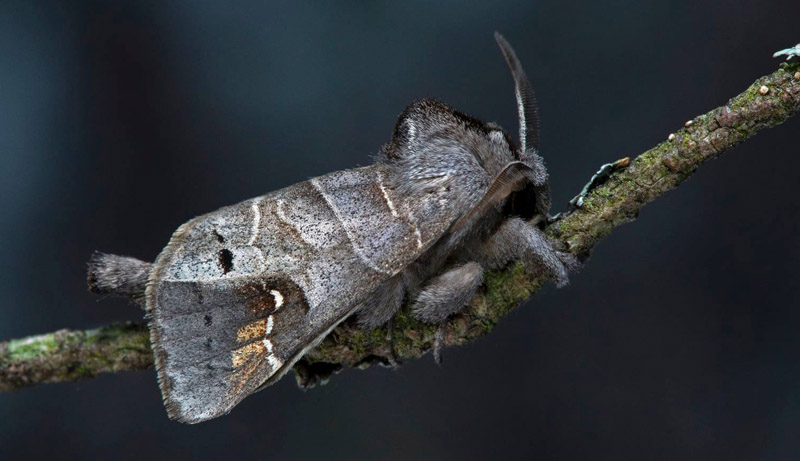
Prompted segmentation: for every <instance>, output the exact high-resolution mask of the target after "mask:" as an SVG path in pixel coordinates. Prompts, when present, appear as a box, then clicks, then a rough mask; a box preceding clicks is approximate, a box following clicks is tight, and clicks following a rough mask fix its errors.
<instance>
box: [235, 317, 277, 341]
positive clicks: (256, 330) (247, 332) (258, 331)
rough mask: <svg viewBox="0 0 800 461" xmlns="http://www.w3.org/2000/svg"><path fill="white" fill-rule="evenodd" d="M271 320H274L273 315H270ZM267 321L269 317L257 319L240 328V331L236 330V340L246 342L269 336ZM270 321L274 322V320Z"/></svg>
mask: <svg viewBox="0 0 800 461" xmlns="http://www.w3.org/2000/svg"><path fill="white" fill-rule="evenodd" d="M269 320H272V316H271V315H270V316H269ZM267 322H268V321H267V319H261V320H256V321H255V322H253V323H249V324H247V325H245V326H243V327H242V328H239V331H237V332H236V341H238V342H240V343H246V342H249V341H253V340H254V339H257V338H263V337H265V336H267ZM269 323H270V324H272V322H269Z"/></svg>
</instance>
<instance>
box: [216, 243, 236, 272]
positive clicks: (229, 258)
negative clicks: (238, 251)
mask: <svg viewBox="0 0 800 461" xmlns="http://www.w3.org/2000/svg"><path fill="white" fill-rule="evenodd" d="M218 257H219V266H220V267H221V268H222V273H223V274H227V273H228V272H230V271H232V270H233V253H231V250H229V249H227V248H224V249H222V250H219V255H218Z"/></svg>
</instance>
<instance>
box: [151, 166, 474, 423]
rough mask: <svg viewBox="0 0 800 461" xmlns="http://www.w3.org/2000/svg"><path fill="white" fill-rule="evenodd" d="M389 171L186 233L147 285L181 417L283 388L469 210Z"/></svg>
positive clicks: (211, 218) (358, 173) (161, 358)
mask: <svg viewBox="0 0 800 461" xmlns="http://www.w3.org/2000/svg"><path fill="white" fill-rule="evenodd" d="M387 174H388V172H387V171H386V169H385V166H382V165H373V166H369V167H364V168H360V169H355V170H346V171H340V172H335V173H331V174H328V175H325V176H321V177H318V178H314V179H311V180H309V181H305V182H302V183H298V184H296V185H293V186H290V187H287V188H285V189H282V190H279V191H276V192H274V193H271V194H268V195H265V196H262V197H257V198H255V199H252V200H248V201H245V202H242V203H240V204H237V205H233V206H229V207H226V208H222V209H220V210H218V211H216V212H213V213H210V214H207V215H204V216H200V217H198V218H195V219H193V220H191V221H189V222H188V223H186V224H185V225H183V226H181V228H180V229H179V230H178V231H176V233H175V235H174V236H173V238H172V240H171V241H170V243H169V244H168V245H167V247H166V248H165V249H164V251H163V252H162V253H161V255H160V256H159V257H158V259H157V260H156V263H155V268H154V271H153V273H152V275H151V280H150V282H149V284H148V289H147V307H148V311H149V313H150V316H151V321H150V330H151V338H152V342H153V349H154V351H155V356H156V365H157V370H158V374H159V381H160V383H161V388H162V392H163V396H164V399H165V402H166V404H167V408H168V411H169V414H170V416H171V417H173V418H175V419H178V420H181V421H185V422H199V421H204V420H206V419H210V418H213V417H216V416H219V415H220V414H223V413H226V412H228V411H230V409H231V408H233V406H235V405H236V404H237V403H238V402H239V401H241V400H242V399H243V398H244V397H246V396H247V395H248V394H250V393H252V392H253V391H254V390H256V389H257V388H259V387H260V386H262V384H264V383H271V382H274V381H276V380H277V379H278V378H279V377H280V376H281V375H282V374H284V373H286V372H287V371H288V370H289V369H290V368H291V366H292V365H293V364H294V363H295V362H296V361H297V360H299V359H300V358H301V357H302V355H303V353H305V352H306V351H307V350H308V348H310V347H312V346H313V345H315V344H316V343H318V342H319V341H320V340H321V339H322V338H323V337H324V335H325V334H326V333H327V332H329V331H330V330H331V329H332V328H333V327H334V326H335V325H337V324H338V323H339V322H341V321H342V320H344V319H345V318H347V316H348V315H350V314H351V313H352V311H353V309H354V308H355V307H356V306H357V305H358V303H359V302H360V301H361V300H363V299H364V298H365V297H366V296H367V295H368V294H369V293H370V292H371V291H372V290H374V289H375V288H376V287H377V286H378V285H379V284H380V283H381V282H383V281H384V280H386V279H388V278H389V277H391V276H393V275H395V274H397V273H398V272H399V271H400V270H402V269H403V268H404V267H406V266H407V265H408V264H409V263H410V262H412V261H413V260H414V259H416V258H417V257H419V255H420V254H421V253H423V252H424V251H425V250H426V249H427V248H429V247H430V246H431V245H432V244H433V243H434V242H435V240H436V239H437V238H438V237H439V236H441V234H442V233H443V232H444V231H445V230H446V228H447V227H448V226H449V225H450V223H452V221H453V220H454V219H456V218H457V216H458V213H460V210H458V209H454V208H453V207H449V206H448V205H449V204H448V203H447V201H446V200H445V199H444V198H442V197H440V196H435V195H433V194H428V195H429V197H426V199H425V201H423V202H417V203H416V204H414V203H410V202H409V201H408V200H405V198H404V197H401V196H400V195H399V194H398V192H397V191H396V190H395V188H394V187H393V186H392V185H391V184H389V183H388V182H387V181H386V175H387ZM430 216H437V220H436V222H430V220H429V219H430Z"/></svg>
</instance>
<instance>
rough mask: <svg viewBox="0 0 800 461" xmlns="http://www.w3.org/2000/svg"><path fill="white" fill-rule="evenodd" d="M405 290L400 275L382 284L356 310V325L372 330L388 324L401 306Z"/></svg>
mask: <svg viewBox="0 0 800 461" xmlns="http://www.w3.org/2000/svg"><path fill="white" fill-rule="evenodd" d="M405 289H406V287H405V284H404V283H403V278H402V275H400V274H398V275H396V276H394V277H392V278H390V279H389V280H387V281H386V282H384V283H383V284H382V285H381V286H380V287H378V288H377V289H376V290H375V291H374V292H373V293H372V294H371V295H370V296H369V298H367V299H365V300H364V301H362V302H361V305H360V306H359V307H358V308H357V313H356V316H357V318H358V324H359V325H361V326H362V327H364V328H368V329H374V328H377V327H379V326H381V325H383V324H384V323H386V322H388V321H389V320H390V319H391V318H392V316H394V314H395V312H397V310H398V309H400V306H401V305H402V304H403V298H405Z"/></svg>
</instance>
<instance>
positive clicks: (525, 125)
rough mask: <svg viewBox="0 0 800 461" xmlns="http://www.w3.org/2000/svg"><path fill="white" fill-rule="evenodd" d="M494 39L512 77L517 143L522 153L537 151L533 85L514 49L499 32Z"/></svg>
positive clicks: (537, 120)
mask: <svg viewBox="0 0 800 461" xmlns="http://www.w3.org/2000/svg"><path fill="white" fill-rule="evenodd" d="M494 39H495V41H496V42H497V45H498V46H500V51H502V52H503V57H505V58H506V63H507V64H508V68H509V69H511V76H512V77H514V93H515V95H516V97H517V111H518V112H519V143H520V149H521V151H522V152H525V151H526V150H528V149H534V150H536V151H538V150H539V105H538V103H537V102H536V94H535V93H534V91H533V85H532V84H531V82H530V80H528V75H527V74H525V69H523V68H522V63H520V62H519V59H517V54H516V53H514V49H513V48H511V45H509V44H508V41H506V39H505V38H503V36H502V35H500V32H495V33H494Z"/></svg>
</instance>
